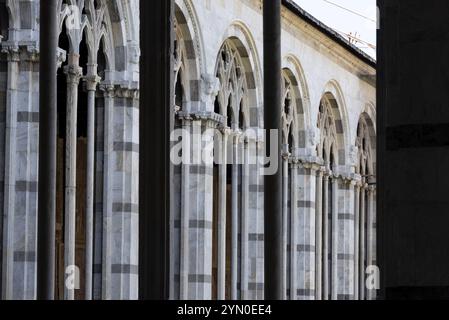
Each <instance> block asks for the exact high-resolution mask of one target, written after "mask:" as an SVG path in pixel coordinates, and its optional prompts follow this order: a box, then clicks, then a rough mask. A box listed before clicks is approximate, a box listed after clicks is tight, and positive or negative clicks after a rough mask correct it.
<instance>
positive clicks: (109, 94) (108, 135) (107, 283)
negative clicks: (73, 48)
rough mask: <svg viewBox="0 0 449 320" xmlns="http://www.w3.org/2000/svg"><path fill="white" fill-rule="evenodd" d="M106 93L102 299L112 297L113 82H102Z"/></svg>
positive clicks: (102, 88)
mask: <svg viewBox="0 0 449 320" xmlns="http://www.w3.org/2000/svg"><path fill="white" fill-rule="evenodd" d="M100 88H101V90H102V91H103V93H104V121H103V128H104V141H103V144H104V146H103V222H102V259H101V262H102V265H101V269H102V272H101V273H102V275H101V276H102V280H101V294H102V300H110V299H112V286H111V284H112V256H111V255H112V201H113V200H112V199H113V189H112V186H113V161H112V160H113V159H112V156H113V143H114V132H113V128H114V122H113V121H114V96H115V87H114V85H112V84H106V83H105V84H102V85H101V87H100Z"/></svg>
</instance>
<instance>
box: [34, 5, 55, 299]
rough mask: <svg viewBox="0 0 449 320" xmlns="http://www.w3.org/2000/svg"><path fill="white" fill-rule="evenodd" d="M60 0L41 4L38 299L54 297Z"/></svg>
mask: <svg viewBox="0 0 449 320" xmlns="http://www.w3.org/2000/svg"><path fill="white" fill-rule="evenodd" d="M57 3H58V1H56V0H46V1H41V3H40V23H41V25H40V69H39V119H40V122H39V199H38V202H39V204H38V206H39V207H38V253H37V298H38V299H40V300H53V299H54V287H55V284H54V281H55V212H56V197H55V195H56V72H57V70H56V68H57V64H56V48H57V45H58V42H57V41H58V40H57V39H58V33H57V30H58V26H57V17H58V16H57V9H56V7H57Z"/></svg>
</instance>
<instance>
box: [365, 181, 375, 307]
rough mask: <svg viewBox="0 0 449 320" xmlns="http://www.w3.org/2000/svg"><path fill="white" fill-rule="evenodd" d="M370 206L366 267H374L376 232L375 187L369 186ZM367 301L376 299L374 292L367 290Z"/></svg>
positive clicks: (368, 209) (367, 222) (368, 208)
mask: <svg viewBox="0 0 449 320" xmlns="http://www.w3.org/2000/svg"><path fill="white" fill-rule="evenodd" d="M367 192H368V206H367V211H368V212H367V214H366V216H367V221H366V224H367V235H366V241H367V253H366V256H367V262H366V267H369V266H372V265H373V264H374V263H373V262H374V259H373V257H374V251H373V250H374V230H373V224H374V187H373V186H369V187H368V191H367ZM366 291H367V297H366V298H367V299H368V300H372V299H374V292H373V290H368V288H367V290H366Z"/></svg>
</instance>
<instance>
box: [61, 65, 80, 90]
mask: <svg viewBox="0 0 449 320" xmlns="http://www.w3.org/2000/svg"><path fill="white" fill-rule="evenodd" d="M64 73H65V74H66V75H67V83H70V84H73V85H78V84H79V82H80V80H81V78H82V76H83V68H81V67H80V66H78V65H76V64H69V65H67V66H65V67H64Z"/></svg>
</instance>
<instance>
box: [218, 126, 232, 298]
mask: <svg viewBox="0 0 449 320" xmlns="http://www.w3.org/2000/svg"><path fill="white" fill-rule="evenodd" d="M229 134H230V129H229V128H227V127H225V128H223V129H222V132H221V139H222V140H221V146H220V147H221V163H220V164H219V170H220V172H219V177H218V188H219V189H218V193H219V195H218V201H219V206H218V237H217V238H218V252H217V256H218V257H217V258H218V274H217V282H218V283H217V292H218V294H217V298H218V300H225V298H226V228H227V227H229V226H226V187H227V181H226V180H227V171H226V170H227V159H228V158H227V157H228V152H227V151H228V139H229Z"/></svg>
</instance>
